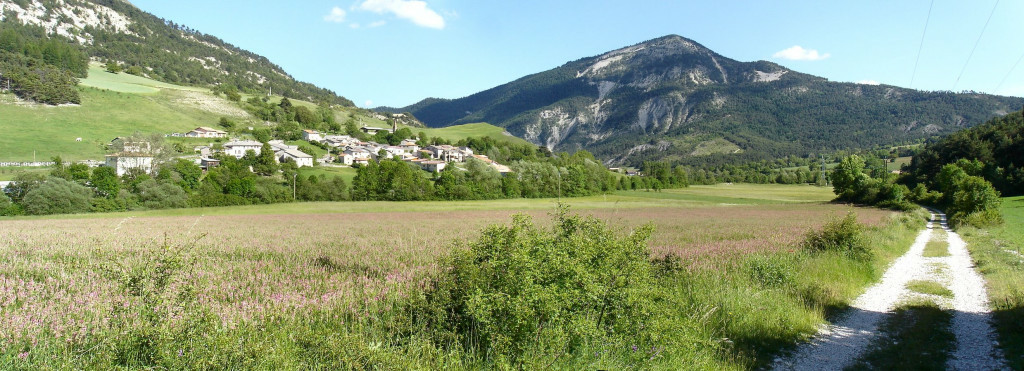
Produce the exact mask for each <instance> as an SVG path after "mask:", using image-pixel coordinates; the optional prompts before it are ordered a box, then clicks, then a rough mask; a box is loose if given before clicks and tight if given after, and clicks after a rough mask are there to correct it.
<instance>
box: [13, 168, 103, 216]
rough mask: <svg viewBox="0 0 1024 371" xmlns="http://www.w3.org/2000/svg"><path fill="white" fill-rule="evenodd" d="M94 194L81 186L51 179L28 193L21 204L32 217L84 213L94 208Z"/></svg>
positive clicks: (59, 179) (58, 179)
mask: <svg viewBox="0 0 1024 371" xmlns="http://www.w3.org/2000/svg"><path fill="white" fill-rule="evenodd" d="M92 193H93V192H92V191H91V190H90V189H89V188H86V187H85V186H83V185H81V184H78V183H75V182H72V181H68V180H64V179H61V178H54V177H50V178H48V179H46V181H44V182H42V184H39V186H38V187H37V188H35V189H32V190H31V191H29V192H27V193H26V194H25V199H24V200H22V202H21V204H22V206H24V207H25V211H26V212H27V213H29V214H32V215H48V214H74V213H84V212H88V211H89V210H90V209H91V207H92V204H91V203H90V198H92Z"/></svg>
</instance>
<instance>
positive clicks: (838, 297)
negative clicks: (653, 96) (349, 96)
mask: <svg viewBox="0 0 1024 371" xmlns="http://www.w3.org/2000/svg"><path fill="white" fill-rule="evenodd" d="M845 210H846V208H843V207H838V206H834V205H793V206H789V205H781V206H780V205H768V206H751V207H705V208H693V207H691V208H677V209H671V208H660V209H654V210H650V209H626V210H618V209H612V210H606V209H605V210H591V211H588V212H587V213H588V214H591V215H594V216H596V217H598V218H599V219H600V220H605V221H607V222H606V223H608V228H609V229H610V230H611V231H612V232H613V235H619V234H621V233H625V232H624V231H625V230H630V229H633V228H637V227H639V226H640V225H641V224H643V223H645V222H648V221H650V222H653V225H654V232H653V234H652V235H651V236H650V240H649V241H648V244H647V245H646V246H649V250H648V251H647V253H648V254H649V255H646V256H644V260H643V261H644V262H645V264H649V265H650V272H651V273H650V274H651V276H650V280H649V281H645V282H646V283H644V285H643V286H642V287H637V288H636V291H635V292H636V293H644V295H645V296H644V297H647V298H649V299H650V300H648V299H644V301H643V302H644V303H648V304H649V305H648V304H645V305H646V306H645V307H643V308H646V309H643V310H648V311H649V313H648V315H645V316H638V315H637V316H632V317H635V318H634V320H636V321H641V322H642V323H640V325H642V329H641V330H638V329H637V328H636V327H631V328H633V330H630V331H634V332H635V333H636V334H639V335H638V337H637V339H638V340H639V338H640V337H641V336H642V337H643V338H645V339H647V340H646V341H644V342H640V341H635V342H633V341H631V339H632V337H629V336H619V335H614V336H613V335H600V336H598V335H592V334H591V333H589V332H588V333H587V334H591V335H587V336H582V337H579V338H578V341H577V344H576V345H575V346H574V348H573V349H572V350H571V351H566V352H562V351H560V350H558V351H551V350H552V349H555V348H551V347H548V348H529V347H527V348H524V349H525V351H523V353H522V356H521V357H520V358H517V359H516V360H514V361H512V362H506V363H496V359H497V357H496V354H494V352H495V350H493V349H491V348H489V347H466V346H464V343H462V342H459V341H457V339H455V338H451V339H450V340H445V338H443V337H440V338H439V337H437V336H430V334H429V333H427V332H424V329H425V326H426V324H425V323H424V322H423V321H422V319H421V318H422V317H421V316H418V315H417V312H416V311H415V308H414V307H411V306H410V305H409V300H411V299H410V298H412V297H414V296H416V295H417V294H418V293H422V292H425V291H426V290H429V289H430V287H432V285H433V283H432V282H434V281H433V280H434V278H436V277H437V275H438V274H439V273H440V272H442V271H443V270H442V268H443V265H439V262H441V260H439V258H440V257H442V256H444V255H447V254H449V253H451V252H452V251H462V250H461V249H463V248H461V247H453V246H458V245H453V244H452V243H451V242H450V241H452V240H468V241H474V240H477V235H478V231H479V230H481V229H482V228H484V226H486V225H489V224H494V223H502V224H504V223H505V222H506V221H507V220H508V219H507V218H508V215H509V212H508V211H502V210H489V211H488V210H473V211H457V212H452V211H422V212H396V213H348V214H333V215H262V216H251V215H229V216H213V217H211V216H204V217H198V216H189V217H148V218H125V219H111V218H106V219H81V220H64V219H32V220H17V221H4V222H3V223H2V228H3V232H2V233H0V259H2V262H3V263H0V311H2V312H3V313H4V316H3V318H0V368H3V369H17V368H44V369H53V368H60V369H63V368H99V369H110V368H124V367H127V368H168V369H183V368H188V369H282V368H283V369H295V368H320V369H345V368H383V369H440V368H497V367H500V366H501V365H506V366H508V367H517V365H521V366H522V367H524V368H546V367H551V368H563V369H623V368H669V369H742V368H750V367H755V366H758V365H764V364H766V362H768V361H770V359H771V357H772V355H773V354H776V353H777V352H778V351H780V350H781V349H784V348H786V347H788V346H790V345H791V344H793V343H794V342H796V341H797V340H799V339H802V338H805V337H807V336H809V335H810V334H812V333H813V332H814V331H815V329H816V326H817V325H819V324H820V323H822V321H824V320H825V319H826V318H827V315H828V314H829V313H831V312H832V311H835V310H839V309H841V308H843V307H844V306H845V305H847V304H848V303H849V301H850V300H851V299H852V298H854V297H856V296H857V295H858V294H860V292H861V291H862V290H863V288H864V286H865V285H867V284H868V283H870V282H872V281H873V280H875V279H877V277H878V276H879V275H880V274H881V272H883V271H884V268H885V265H886V264H887V263H888V261H891V260H892V258H894V257H895V256H898V255H899V254H901V253H902V250H905V248H906V247H907V246H909V245H910V241H911V240H912V239H913V237H914V234H915V233H916V229H917V228H918V227H919V226H920V224H921V219H919V218H918V219H913V218H912V217H910V216H907V215H903V216H898V214H893V213H890V212H882V211H878V210H873V209H860V210H859V211H858V212H859V214H861V215H862V217H861V218H859V219H860V220H862V221H863V220H867V221H869V223H868V225H869V226H868V227H866V228H865V229H864V231H863V236H864V238H865V240H866V241H867V245H868V246H872V247H873V248H874V250H873V254H872V258H871V259H869V260H864V259H855V258H853V257H850V256H848V255H846V254H842V253H834V252H828V251H826V252H812V251H807V250H804V249H802V248H800V246H799V245H800V243H801V241H802V240H803V235H804V233H805V232H807V231H808V230H811V229H818V228H819V227H820V226H821V221H822V220H824V219H825V218H824V216H825V215H828V214H830V213H836V212H840V213H842V212H845ZM884 215H897V216H895V217H889V218H883V216H884ZM534 216H535V218H536V219H537V220H538V222H537V224H538V228H548V227H551V226H552V225H553V224H554V223H553V222H551V221H549V220H548V218H546V217H543V213H542V212H536V213H534ZM766 220H767V221H770V223H768V224H765V221H766ZM168 231H173V232H175V233H171V234H169V236H170V237H167V238H165V235H168V234H167V232H168ZM616 231H618V232H616ZM202 234H206V236H205V237H203V238H202V239H200V240H198V242H195V241H196V236H198V235H202ZM193 244H194V247H190V246H192V245H193ZM453 249H454V250H453ZM595 251H597V250H595ZM498 276H500V275H498ZM519 277H522V275H517V276H513V277H508V279H511V280H515V279H517V278H519ZM512 282H514V281H512ZM508 287H514V286H511V285H510V286H508ZM552 292H557V291H552ZM630 292H634V291H630ZM494 300H497V299H494ZM597 313H601V312H600V311H598V312H597ZM643 321H646V322H643ZM595 322H596V321H595ZM616 331H618V330H616ZM554 335H557V334H547V335H544V336H551V338H553V339H554V338H557V337H555V336H554Z"/></svg>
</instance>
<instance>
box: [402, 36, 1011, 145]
mask: <svg viewBox="0 0 1024 371" xmlns="http://www.w3.org/2000/svg"><path fill="white" fill-rule="evenodd" d="M960 102H963V103H967V104H962V105H960V107H959V108H957V109H954V108H953V107H954V106H957V105H958V104H959V103H960ZM1015 102H1024V100H1022V99H1019V98H1006V97H993V96H986V95H979V94H952V93H923V92H917V91H913V90H908V89H900V88H895V87H883V86H869V85H857V84H848V83H833V82H829V81H827V80H826V79H823V78H819V77H814V76H810V75H806V74H802V73H799V72H796V71H791V70H788V69H786V68H784V67H782V66H779V65H777V64H774V63H770V62H765V61H759V62H738V61H735V60H732V59H729V58H726V57H723V56H721V55H719V54H717V53H715V52H714V51H712V50H710V49H708V48H705V47H704V46H702V45H700V44H698V43H696V42H694V41H692V40H688V39H686V38H683V37H680V36H674V35H673V36H666V37H662V38H659V39H655V40H651V41H648V42H645V43H641V44H637V45H633V46H629V47H626V48H622V49H618V50H614V51H611V52H608V53H605V54H602V55H599V56H596V57H591V58H584V59H581V60H578V61H574V62H570V63H567V64H565V65H563V66H561V67H558V68H555V69H552V70H549V71H546V72H542V73H538V74H535V75H530V76H527V77H524V78H521V79H519V80H516V81H513V82H511V83H508V84H505V85H502V86H498V87H495V88H493V89H489V90H487V91H484V92H481V93H478V94H474V95H472V96H469V97H466V98H461V99H456V100H440V99H430V100H425V101H423V102H420V103H418V104H416V105H413V106H410V107H406V108H402V109H396V111H409V112H412V113H413V114H415V115H416V116H417V117H418V118H419V119H421V120H422V121H424V122H426V123H427V124H428V125H431V126H447V125H452V124H461V123H468V122H478V121H486V122H489V123H492V124H495V125H499V126H503V127H506V128H508V129H509V131H510V132H512V133H513V134H515V135H518V136H521V137H523V138H525V139H527V140H529V141H531V142H534V143H536V144H540V145H545V146H547V147H549V148H551V149H553V150H569V151H572V150H577V149H587V150H590V151H591V152H594V153H595V155H598V156H599V157H600V158H603V159H604V160H605V161H606V162H608V163H609V164H623V163H626V164H631V163H637V162H639V161H641V160H643V159H649V158H657V159H669V160H678V161H683V162H694V161H704V160H703V159H699V158H696V159H695V158H694V157H701V156H719V157H720V156H726V157H730V156H731V157H735V158H737V159H750V158H751V157H762V158H766V157H773V156H779V155H790V154H807V153H809V152H813V151H821V150H834V149H840V148H850V147H870V146H874V145H881V144H886V143H890V144H891V143H896V142H900V141H907V140H913V139H916V138H921V137H926V136H929V135H933V134H937V133H938V134H941V133H946V132H950V131H951V130H953V129H954V128H956V127H958V126H962V123H963V121H964V120H965V118H967V119H966V121H967V122H981V121H983V120H985V119H987V118H989V117H992V115H994V114H995V113H996V112H998V111H999V110H1005V109H1006V108H1009V107H1016V106H1019V105H1020V104H1018V103H1015ZM922 111H924V112H923V113H921V112H922ZM836 135H839V136H841V137H840V138H839V140H832V139H830V138H834V136H836Z"/></svg>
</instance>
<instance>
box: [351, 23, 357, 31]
mask: <svg viewBox="0 0 1024 371" xmlns="http://www.w3.org/2000/svg"><path fill="white" fill-rule="evenodd" d="M348 28H351V29H353V30H354V29H357V28H359V24H358V23H349V25H348Z"/></svg>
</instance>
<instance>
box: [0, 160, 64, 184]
mask: <svg viewBox="0 0 1024 371" xmlns="http://www.w3.org/2000/svg"><path fill="white" fill-rule="evenodd" d="M43 160H46V161H49V159H41V160H40V161H43ZM50 170H53V169H51V168H49V167H26V166H5V167H0V180H13V179H14V177H15V176H17V175H18V174H21V173H37V174H47V173H49V172H50Z"/></svg>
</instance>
